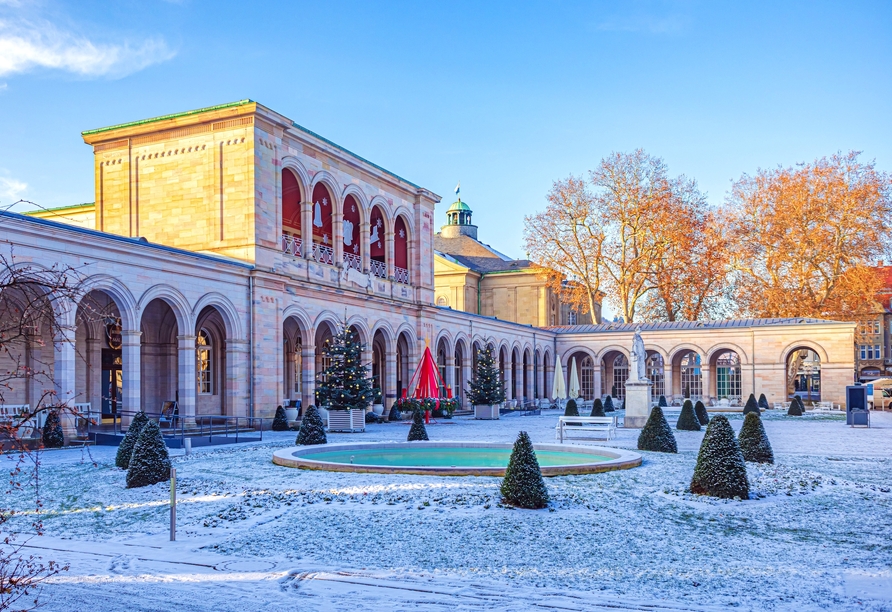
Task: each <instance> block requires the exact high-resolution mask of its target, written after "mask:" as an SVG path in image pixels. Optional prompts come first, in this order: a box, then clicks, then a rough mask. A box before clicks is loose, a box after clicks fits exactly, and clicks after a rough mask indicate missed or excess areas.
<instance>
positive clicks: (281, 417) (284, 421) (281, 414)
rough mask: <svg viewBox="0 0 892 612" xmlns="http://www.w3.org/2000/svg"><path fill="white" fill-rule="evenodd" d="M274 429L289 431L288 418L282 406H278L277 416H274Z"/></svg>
mask: <svg viewBox="0 0 892 612" xmlns="http://www.w3.org/2000/svg"><path fill="white" fill-rule="evenodd" d="M273 431H288V418H287V417H286V416H285V409H284V408H282V407H281V406H277V407H276V416H275V417H273Z"/></svg>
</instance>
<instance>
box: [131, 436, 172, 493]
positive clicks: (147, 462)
mask: <svg viewBox="0 0 892 612" xmlns="http://www.w3.org/2000/svg"><path fill="white" fill-rule="evenodd" d="M168 478H170V456H169V455H168V454H167V446H165V445H164V438H162V437H161V429H160V428H159V427H158V423H156V422H155V421H151V420H150V421H148V422H147V423H146V424H145V426H143V428H142V431H140V432H139V437H138V438H137V439H136V446H134V447H133V456H132V457H130V467H129V468H128V469H127V488H128V489H132V488H134V487H147V486H149V485H153V484H155V483H156V482H163V481H165V480H167V479H168Z"/></svg>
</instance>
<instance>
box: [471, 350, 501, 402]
mask: <svg viewBox="0 0 892 612" xmlns="http://www.w3.org/2000/svg"><path fill="white" fill-rule="evenodd" d="M468 384H469V385H470V389H468V399H469V400H470V401H471V404H473V405H474V406H492V405H494V404H501V403H502V402H504V401H505V383H504V382H502V375H501V372H499V368H498V366H497V365H496V364H495V360H494V359H493V356H492V348H490V347H489V346H487V347H486V348H484V349H483V350H480V351H477V371H476V372H474V380H472V381H471V382H469V383H468Z"/></svg>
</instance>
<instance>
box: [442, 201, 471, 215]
mask: <svg viewBox="0 0 892 612" xmlns="http://www.w3.org/2000/svg"><path fill="white" fill-rule="evenodd" d="M446 212H447V213H451V212H471V207H470V206H468V205H467V204H465V203H464V202H462V201H461V198H459V200H458V201H457V202H453V203H452V206H450V207H449V210H447V211H446Z"/></svg>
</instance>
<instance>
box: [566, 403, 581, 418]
mask: <svg viewBox="0 0 892 612" xmlns="http://www.w3.org/2000/svg"><path fill="white" fill-rule="evenodd" d="M564 416H579V409H578V408H577V407H576V400H575V399H569V400H567V406H566V407H565V408H564Z"/></svg>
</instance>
